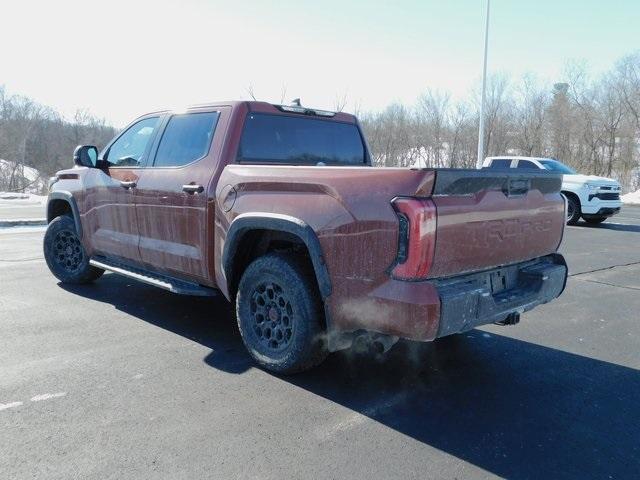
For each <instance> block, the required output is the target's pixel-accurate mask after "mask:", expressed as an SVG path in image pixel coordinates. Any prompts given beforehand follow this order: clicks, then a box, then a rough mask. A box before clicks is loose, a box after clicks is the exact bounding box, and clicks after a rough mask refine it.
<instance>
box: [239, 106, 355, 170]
mask: <svg viewBox="0 0 640 480" xmlns="http://www.w3.org/2000/svg"><path fill="white" fill-rule="evenodd" d="M238 161H239V162H248V163H251V162H253V163H287V164H302V165H315V164H316V163H318V162H323V163H326V164H331V165H363V164H364V163H365V162H366V157H365V150H364V145H363V143H362V137H361V135H360V130H359V129H358V127H357V126H356V125H354V124H349V123H339V122H332V121H327V120H318V119H314V118H307V117H293V116H285V115H268V114H256V113H253V114H249V115H248V116H247V118H246V120H245V124H244V131H243V132H242V138H241V139H240V149H239V151H238Z"/></svg>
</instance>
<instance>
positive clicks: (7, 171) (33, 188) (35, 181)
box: [0, 158, 47, 195]
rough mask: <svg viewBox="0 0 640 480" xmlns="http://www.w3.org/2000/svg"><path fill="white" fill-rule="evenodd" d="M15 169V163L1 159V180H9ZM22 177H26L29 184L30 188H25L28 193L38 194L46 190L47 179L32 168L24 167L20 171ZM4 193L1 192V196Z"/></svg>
mask: <svg viewBox="0 0 640 480" xmlns="http://www.w3.org/2000/svg"><path fill="white" fill-rule="evenodd" d="M14 168H15V163H14V162H10V161H9V160H3V159H1V158H0V178H8V177H10V176H11V172H12V171H13V170H14ZM19 173H20V175H21V176H22V177H24V178H25V179H26V180H27V182H29V186H28V187H26V188H25V192H26V193H38V192H42V191H43V190H45V187H46V185H47V184H46V182H47V178H44V177H43V176H42V174H41V173H40V172H39V171H38V170H36V169H35V168H31V167H26V166H25V167H22V169H20V172H19ZM1 194H2V192H0V195H1Z"/></svg>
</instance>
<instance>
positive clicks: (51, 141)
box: [0, 86, 115, 191]
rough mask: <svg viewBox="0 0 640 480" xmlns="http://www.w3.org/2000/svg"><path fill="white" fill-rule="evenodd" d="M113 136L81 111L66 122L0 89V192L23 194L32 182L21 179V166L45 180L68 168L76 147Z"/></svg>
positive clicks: (36, 104) (30, 101)
mask: <svg viewBox="0 0 640 480" xmlns="http://www.w3.org/2000/svg"><path fill="white" fill-rule="evenodd" d="M114 134H115V129H114V128H113V127H110V126H108V125H107V124H106V123H105V121H104V120H99V119H96V118H95V117H93V116H92V115H89V114H88V113H87V112H85V111H78V112H77V113H76V114H75V116H74V118H73V120H72V121H68V120H65V119H64V118H63V117H62V116H61V115H60V114H59V113H57V112H56V111H55V110H53V109H52V108H49V107H47V106H44V105H40V104H39V103H37V102H34V101H33V100H31V99H29V98H27V97H24V96H20V95H9V94H8V93H7V92H6V90H5V88H4V87H2V86H0V159H4V160H7V161H8V163H3V165H2V166H1V167H2V168H0V191H24V190H25V189H26V188H29V187H30V184H32V183H34V181H33V180H29V179H28V178H27V177H25V174H24V169H25V167H32V168H35V169H36V170H38V171H39V172H40V173H41V175H42V177H45V179H46V177H48V176H50V175H52V174H53V173H55V172H56V171H57V170H60V169H62V168H67V167H70V166H71V155H72V153H73V149H74V148H75V146H76V145H79V144H90V145H97V146H99V147H100V146H103V145H104V144H105V143H106V142H107V141H108V140H109V139H110V138H111V137H112V136H113V135H114ZM40 180H44V179H40ZM37 181H38V180H36V182H37ZM38 183H39V184H40V185H46V181H45V182H43V181H39V182H38Z"/></svg>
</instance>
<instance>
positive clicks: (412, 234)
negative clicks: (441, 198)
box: [391, 197, 437, 280]
mask: <svg viewBox="0 0 640 480" xmlns="http://www.w3.org/2000/svg"><path fill="white" fill-rule="evenodd" d="M391 203H392V205H393V208H394V210H395V211H396V214H397V215H398V224H399V232H398V254H397V257H396V265H395V266H394V267H393V270H392V271H391V274H392V275H393V276H394V277H395V278H398V279H402V280H419V279H423V278H426V276H427V275H428V274H429V270H430V269H431V265H432V264H433V254H434V251H435V246H436V219H437V215H436V206H435V204H434V203H433V201H432V200H431V199H428V198H410V197H397V198H394V199H393V200H392V202H391Z"/></svg>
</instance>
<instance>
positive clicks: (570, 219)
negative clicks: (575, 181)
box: [566, 195, 581, 225]
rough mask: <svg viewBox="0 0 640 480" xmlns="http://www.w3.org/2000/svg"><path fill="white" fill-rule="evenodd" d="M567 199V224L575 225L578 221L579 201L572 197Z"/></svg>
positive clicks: (568, 196) (569, 196)
mask: <svg viewBox="0 0 640 480" xmlns="http://www.w3.org/2000/svg"><path fill="white" fill-rule="evenodd" d="M566 197H567V224H568V225H575V224H576V223H578V220H580V213H581V212H580V201H579V200H578V199H577V198H576V197H574V196H573V195H566Z"/></svg>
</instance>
